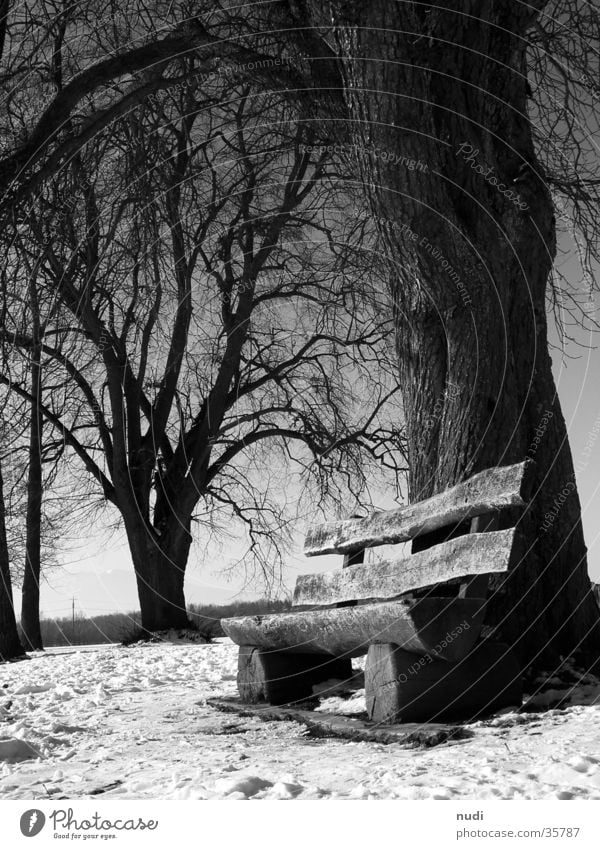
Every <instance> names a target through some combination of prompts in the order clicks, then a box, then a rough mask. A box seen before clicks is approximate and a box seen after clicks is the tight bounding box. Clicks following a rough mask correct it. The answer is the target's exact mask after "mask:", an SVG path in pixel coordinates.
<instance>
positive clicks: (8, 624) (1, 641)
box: [0, 469, 24, 661]
mask: <svg viewBox="0 0 600 849" xmlns="http://www.w3.org/2000/svg"><path fill="white" fill-rule="evenodd" d="M23 654H24V652H23V646H22V645H21V642H20V640H19V633H18V631H17V621H16V618H15V606H14V603H13V595H12V583H11V579H10V568H9V554H8V542H7V540H6V508H5V505H4V481H3V479H2V469H0V661H7V660H13V659H14V658H17V657H22V656H23Z"/></svg>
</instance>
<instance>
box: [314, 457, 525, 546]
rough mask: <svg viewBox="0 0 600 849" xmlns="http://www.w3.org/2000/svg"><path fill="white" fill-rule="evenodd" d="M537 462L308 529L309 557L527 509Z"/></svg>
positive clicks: (494, 471) (488, 473) (400, 539)
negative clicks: (506, 510) (402, 504)
mask: <svg viewBox="0 0 600 849" xmlns="http://www.w3.org/2000/svg"><path fill="white" fill-rule="evenodd" d="M532 466H533V463H532V462H531V461H530V460H528V461H525V462H524V463H517V464H516V465H514V466H502V467H498V468H494V469H488V470H486V471H484V472H480V473H479V474H477V475H474V476H473V477H472V478H469V479H468V480H466V481H464V482H463V483H460V484H457V485H456V486H454V487H452V489H448V490H446V492H442V493H440V494H439V495H434V496H433V497H432V498H428V499H426V500H425V501H419V502H418V503H417V504H409V505H407V506H406V507H400V508H399V509H397V510H388V511H385V512H376V513H371V515H370V516H367V517H366V518H364V519H354V518H352V519H345V520H343V521H338V522H325V523H324V524H321V525H315V526H314V527H311V528H309V529H308V532H307V535H306V540H305V543H304V553H305V554H306V556H307V557H314V556H315V555H317V554H345V553H346V552H349V551H355V550H356V549H360V548H365V547H366V548H369V547H373V546H376V545H387V544H390V543H398V542H406V541H407V540H409V539H413V538H414V537H417V536H421V535H422V534H426V533H429V532H430V531H433V530H436V529H437V528H442V527H444V526H445V525H452V524H454V523H456V522H462V521H464V520H465V519H472V518H474V517H475V516H481V515H483V514H484V513H493V512H494V511H496V510H502V509H503V508H507V507H524V506H525V503H526V499H527V489H528V484H529V479H530V477H531V475H530V473H529V470H530V468H531V467H532Z"/></svg>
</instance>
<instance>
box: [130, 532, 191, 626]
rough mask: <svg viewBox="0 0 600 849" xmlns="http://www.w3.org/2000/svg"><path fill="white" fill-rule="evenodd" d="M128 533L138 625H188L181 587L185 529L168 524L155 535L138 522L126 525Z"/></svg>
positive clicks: (186, 540) (186, 539)
mask: <svg viewBox="0 0 600 849" xmlns="http://www.w3.org/2000/svg"><path fill="white" fill-rule="evenodd" d="M128 536H129V545H130V549H131V552H132V556H133V565H134V569H135V577H136V581H137V588H138V596H139V600H140V610H141V616H142V628H143V629H144V630H145V631H149V632H152V631H164V630H168V629H170V628H189V627H190V620H189V618H188V615H187V611H186V606H185V596H184V589H183V585H184V578H185V567H186V563H187V559H188V555H189V549H190V545H191V535H190V533H189V529H188V528H185V527H181V526H178V527H176V528H173V527H172V526H169V527H168V528H166V529H165V530H164V531H163V533H162V534H161V536H160V538H158V539H157V538H156V536H155V535H154V533H153V532H151V533H149V532H148V529H147V528H144V527H143V526H142V525H141V523H138V524H137V525H136V527H135V528H130V529H128Z"/></svg>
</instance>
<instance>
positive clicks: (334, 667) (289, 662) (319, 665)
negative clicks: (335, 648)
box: [237, 646, 352, 705]
mask: <svg viewBox="0 0 600 849" xmlns="http://www.w3.org/2000/svg"><path fill="white" fill-rule="evenodd" d="M351 678H352V663H351V661H350V658H337V657H336V658H332V657H331V655H325V654H323V655H318V654H290V653H289V652H286V653H283V652H278V651H265V650H264V649H259V648H256V647H255V646H240V650H239V655H238V675H237V684H238V692H239V694H240V698H241V699H242V701H244V702H249V703H252V704H254V703H256V702H268V703H270V704H273V705H281V704H286V703H289V702H297V701H301V700H304V699H309V698H313V687H314V686H315V685H316V684H320V683H323V682H324V681H330V680H331V679H336V680H338V681H349V680H350V679H351Z"/></svg>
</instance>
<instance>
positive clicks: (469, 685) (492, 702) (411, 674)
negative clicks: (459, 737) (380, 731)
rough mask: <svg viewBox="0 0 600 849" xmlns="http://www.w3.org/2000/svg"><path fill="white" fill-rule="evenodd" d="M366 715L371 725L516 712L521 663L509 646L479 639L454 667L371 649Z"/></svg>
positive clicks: (381, 647) (384, 648)
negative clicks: (509, 710)
mask: <svg viewBox="0 0 600 849" xmlns="http://www.w3.org/2000/svg"><path fill="white" fill-rule="evenodd" d="M365 692H366V699H367V713H368V715H369V718H370V719H372V720H373V721H374V722H381V723H384V724H385V723H388V722H390V723H397V722H440V721H442V720H444V721H447V720H450V719H454V720H458V719H462V720H465V719H474V718H475V717H477V716H482V715H485V714H489V713H493V712H494V711H496V710H500V709H501V708H504V707H520V706H521V702H522V698H523V689H522V681H521V671H520V668H519V664H518V663H517V660H516V658H515V656H514V654H513V653H512V651H511V650H510V649H509V647H508V646H507V645H504V644H502V643H494V642H490V641H488V640H483V641H482V642H480V643H478V644H477V645H476V646H475V647H474V648H473V650H472V651H471V652H470V653H469V654H468V655H467V656H466V657H465V658H463V660H461V661H460V662H458V663H442V662H440V661H438V660H435V659H432V658H431V657H427V656H424V657H421V658H415V656H414V655H412V654H409V653H408V652H406V651H403V650H402V649H399V648H397V647H396V646H393V645H374V646H371V647H370V648H369V654H368V656H367V664H366V667H365Z"/></svg>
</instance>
